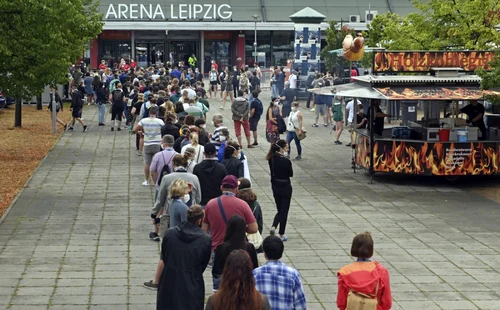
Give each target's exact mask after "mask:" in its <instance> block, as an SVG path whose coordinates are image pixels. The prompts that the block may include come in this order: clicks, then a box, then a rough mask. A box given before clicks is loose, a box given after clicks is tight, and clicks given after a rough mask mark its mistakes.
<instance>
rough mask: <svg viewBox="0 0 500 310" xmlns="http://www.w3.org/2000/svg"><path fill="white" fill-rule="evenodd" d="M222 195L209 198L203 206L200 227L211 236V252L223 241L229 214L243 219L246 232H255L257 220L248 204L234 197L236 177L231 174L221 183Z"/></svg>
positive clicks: (236, 189)
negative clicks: (203, 215) (202, 217)
mask: <svg viewBox="0 0 500 310" xmlns="http://www.w3.org/2000/svg"><path fill="white" fill-rule="evenodd" d="M221 190H222V196H220V197H217V198H214V199H212V200H210V201H209V202H208V203H207V205H206V207H205V218H204V219H203V225H202V226H201V228H202V229H203V230H204V231H206V232H208V231H209V229H210V234H211V236H212V252H213V251H214V250H215V248H216V247H217V246H218V245H219V244H221V243H223V242H224V235H225V234H226V224H227V221H228V220H229V219H230V218H231V216H233V215H235V214H237V215H240V216H241V217H243V218H244V219H245V223H246V225H247V229H246V232H247V233H249V234H253V233H256V232H257V230H258V226H257V221H256V220H255V216H254V215H253V213H252V209H250V207H249V206H248V204H247V203H246V202H245V201H244V200H241V199H239V198H237V197H236V193H237V192H238V179H236V177H235V176H233V175H228V176H226V177H225V178H224V179H223V180H222V183H221Z"/></svg>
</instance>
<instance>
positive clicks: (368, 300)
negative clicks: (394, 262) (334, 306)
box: [345, 282, 379, 310]
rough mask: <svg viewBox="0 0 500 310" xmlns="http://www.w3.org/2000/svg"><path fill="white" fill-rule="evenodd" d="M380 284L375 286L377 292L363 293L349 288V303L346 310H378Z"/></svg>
mask: <svg viewBox="0 0 500 310" xmlns="http://www.w3.org/2000/svg"><path fill="white" fill-rule="evenodd" d="M378 285H379V282H377V287H376V288H375V294H363V293H359V292H356V291H354V290H352V289H350V290H349V293H348V294H347V305H346V307H345V309H346V310H377V304H378V300H377V293H378Z"/></svg>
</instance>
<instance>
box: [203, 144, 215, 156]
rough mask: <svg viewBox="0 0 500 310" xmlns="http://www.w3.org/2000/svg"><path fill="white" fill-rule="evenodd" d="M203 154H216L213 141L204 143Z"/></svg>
mask: <svg viewBox="0 0 500 310" xmlns="http://www.w3.org/2000/svg"><path fill="white" fill-rule="evenodd" d="M205 154H207V155H215V154H217V149H216V148H215V144H213V143H207V144H205Z"/></svg>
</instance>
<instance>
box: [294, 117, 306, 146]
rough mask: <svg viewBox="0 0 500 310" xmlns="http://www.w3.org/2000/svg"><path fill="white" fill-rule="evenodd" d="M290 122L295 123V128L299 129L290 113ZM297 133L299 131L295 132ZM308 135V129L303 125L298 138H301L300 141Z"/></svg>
mask: <svg viewBox="0 0 500 310" xmlns="http://www.w3.org/2000/svg"><path fill="white" fill-rule="evenodd" d="M290 122H291V123H292V125H293V128H295V130H297V129H298V127H296V126H295V124H294V123H293V120H292V116H291V115H290ZM295 133H297V132H295ZM306 137H307V131H306V129H305V128H304V127H302V130H301V131H300V134H298V135H297V138H299V140H300V141H302V140H304V139H305V138H306Z"/></svg>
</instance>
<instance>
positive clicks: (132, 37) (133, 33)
mask: <svg viewBox="0 0 500 310" xmlns="http://www.w3.org/2000/svg"><path fill="white" fill-rule="evenodd" d="M130 42H131V44H130V49H131V51H130V54H131V55H132V56H131V57H132V59H133V60H135V31H134V30H132V34H131V35H130Z"/></svg>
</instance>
